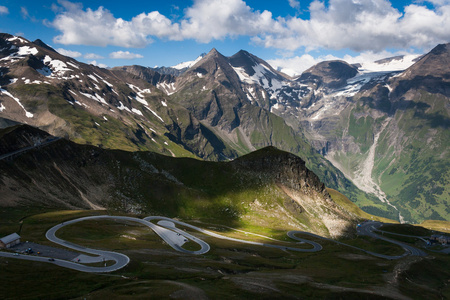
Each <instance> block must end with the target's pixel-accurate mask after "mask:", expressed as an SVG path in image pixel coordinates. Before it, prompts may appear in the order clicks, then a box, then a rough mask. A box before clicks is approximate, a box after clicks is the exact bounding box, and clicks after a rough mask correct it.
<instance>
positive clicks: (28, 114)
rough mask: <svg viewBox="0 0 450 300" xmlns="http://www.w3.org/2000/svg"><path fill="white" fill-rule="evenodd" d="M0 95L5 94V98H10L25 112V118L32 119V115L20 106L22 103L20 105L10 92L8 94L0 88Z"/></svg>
mask: <svg viewBox="0 0 450 300" xmlns="http://www.w3.org/2000/svg"><path fill="white" fill-rule="evenodd" d="M0 94H1V95H3V94H5V95H6V96H9V97H11V98H12V99H14V101H16V102H17V104H19V106H20V107H22V109H23V110H24V111H25V115H26V116H27V118H32V117H33V114H32V113H30V112H28V111H27V110H26V109H25V107H24V106H23V105H22V103H20V100H19V98H16V97H14V96H13V95H12V94H11V93H10V92H8V91H7V90H4V89H2V88H1V87H0Z"/></svg>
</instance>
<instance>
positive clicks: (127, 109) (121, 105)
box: [117, 101, 131, 112]
mask: <svg viewBox="0 0 450 300" xmlns="http://www.w3.org/2000/svg"><path fill="white" fill-rule="evenodd" d="M119 104H120V106H117V108H118V109H119V110H126V111H128V112H131V110H130V109H129V108H128V107H126V106H125V105H123V103H122V101H119Z"/></svg>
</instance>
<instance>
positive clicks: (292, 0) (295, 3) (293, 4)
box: [289, 0, 300, 9]
mask: <svg viewBox="0 0 450 300" xmlns="http://www.w3.org/2000/svg"><path fill="white" fill-rule="evenodd" d="M289 6H290V7H292V8H296V9H299V8H300V1H297V0H289Z"/></svg>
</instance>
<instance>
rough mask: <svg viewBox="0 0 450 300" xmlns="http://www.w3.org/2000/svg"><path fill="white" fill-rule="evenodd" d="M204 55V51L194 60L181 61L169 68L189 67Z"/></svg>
mask: <svg viewBox="0 0 450 300" xmlns="http://www.w3.org/2000/svg"><path fill="white" fill-rule="evenodd" d="M205 56H206V53H202V54H200V56H199V57H197V58H196V59H195V60H191V61H186V62H182V63H179V64H178V65H175V66H172V67H171V68H174V69H177V70H183V69H187V68H190V67H192V66H193V65H195V64H196V63H198V62H199V61H200V60H201V59H202V58H203V57H205Z"/></svg>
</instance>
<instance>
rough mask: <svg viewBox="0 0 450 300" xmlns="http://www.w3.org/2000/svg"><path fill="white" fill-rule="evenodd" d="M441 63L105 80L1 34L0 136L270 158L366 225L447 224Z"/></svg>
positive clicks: (189, 72)
mask: <svg viewBox="0 0 450 300" xmlns="http://www.w3.org/2000/svg"><path fill="white" fill-rule="evenodd" d="M449 55H450V45H449V44H447V45H439V46H437V47H436V48H434V49H433V50H432V51H431V52H430V53H428V54H426V55H423V56H421V57H420V58H418V59H417V60H416V61H415V62H414V63H413V64H412V65H411V66H410V67H408V68H407V69H405V70H398V69H395V70H389V65H390V64H397V65H398V63H399V62H401V61H402V60H404V59H405V58H403V57H395V58H391V59H387V60H383V61H379V62H376V64H378V65H379V66H383V68H380V70H382V71H380V70H377V71H369V70H364V69H362V67H361V66H358V65H350V64H348V63H346V62H343V61H326V62H322V63H319V64H317V65H315V66H313V67H312V68H310V69H308V70H306V71H305V72H304V73H303V74H301V75H300V76H298V77H296V78H292V77H290V76H288V75H286V74H284V73H282V72H280V71H278V70H276V69H274V68H273V67H272V66H270V65H269V64H268V63H267V62H265V61H264V60H262V59H260V58H258V57H256V56H254V55H252V54H250V53H248V52H246V51H239V52H238V53H236V54H235V55H233V56H231V57H225V56H223V55H222V54H220V53H219V52H218V51H217V50H216V49H212V50H211V51H210V52H209V53H208V54H206V55H202V56H200V57H199V58H198V59H197V60H195V61H194V62H192V63H189V64H185V66H184V65H183V66H180V67H179V68H157V69H154V68H148V67H143V66H123V67H115V68H112V69H103V68H99V67H96V66H93V65H87V64H84V63H81V62H78V61H76V60H75V59H73V58H69V57H66V56H63V55H61V54H59V53H58V52H56V51H55V50H53V49H52V48H51V47H49V46H47V45H46V44H45V43H43V42H42V41H40V40H37V41H34V42H30V41H28V40H26V39H24V38H21V37H15V36H12V35H9V34H1V35H0V127H3V128H7V127H9V126H12V125H16V124H28V125H31V126H34V127H38V128H40V129H41V130H43V131H45V132H47V133H49V134H51V135H54V136H57V137H63V138H65V139H69V140H71V141H73V142H76V143H78V144H87V145H92V146H97V147H99V148H104V149H117V150H124V151H152V152H155V153H159V154H165V155H168V156H174V157H191V158H200V159H204V160H210V161H229V160H232V159H236V158H237V157H240V156H242V155H244V154H247V153H250V152H252V151H255V150H257V149H261V148H264V147H266V146H274V147H277V148H278V149H281V150H284V151H288V152H290V153H293V154H296V155H298V156H300V157H301V158H302V159H303V160H304V162H305V165H306V167H308V168H309V169H310V170H312V171H313V172H314V173H315V174H317V176H318V178H319V179H320V180H321V181H322V182H324V183H325V185H326V186H327V187H329V188H334V189H336V190H339V191H340V192H342V193H344V194H345V195H346V196H348V197H349V198H350V199H351V200H352V201H353V202H355V203H356V204H358V205H359V206H360V207H361V208H362V209H363V210H365V211H366V212H369V213H373V214H375V215H379V216H384V217H390V218H394V219H399V220H401V221H408V222H418V221H422V220H424V219H444V220H450V209H449V207H450V206H449V203H448V200H449V199H450V197H449V186H450V185H449V180H450V178H449V177H450V175H449V153H448V149H449V143H450V137H449V131H448V127H449V123H450V122H449V110H450V102H449V97H450V83H449V81H450V70H449V68H448V65H449V64H448V61H449ZM75 153H76V152H75ZM75 153H73V155H76V154H75ZM199 180H200V179H199ZM3 182H5V181H3ZM98 203H101V201H100V200H99V202H98ZM95 205H97V204H95Z"/></svg>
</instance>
